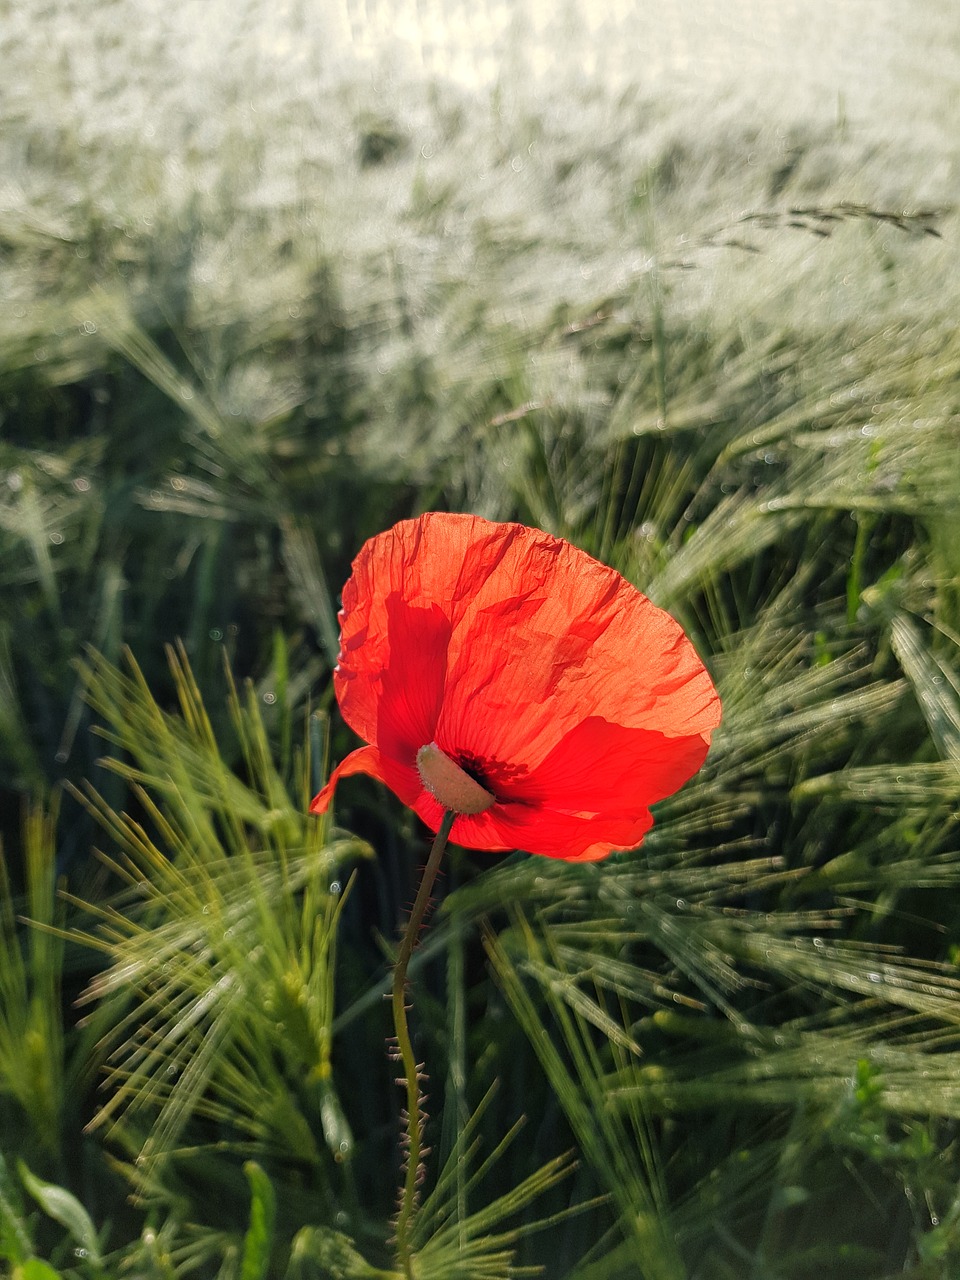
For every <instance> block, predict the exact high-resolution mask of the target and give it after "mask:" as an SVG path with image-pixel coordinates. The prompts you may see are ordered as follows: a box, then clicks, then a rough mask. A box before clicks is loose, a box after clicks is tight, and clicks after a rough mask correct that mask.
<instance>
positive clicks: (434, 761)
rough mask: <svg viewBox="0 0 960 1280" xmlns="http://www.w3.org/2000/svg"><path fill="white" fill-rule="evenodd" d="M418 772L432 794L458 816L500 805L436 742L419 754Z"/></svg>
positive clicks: (428, 745) (429, 744) (421, 750)
mask: <svg viewBox="0 0 960 1280" xmlns="http://www.w3.org/2000/svg"><path fill="white" fill-rule="evenodd" d="M417 769H418V771H419V773H420V779H421V781H422V782H423V785H424V786H425V787H426V788H427V790H428V791H429V792H430V794H431V795H432V796H434V797H435V798H436V799H437V800H439V801H440V803H441V804H442V805H443V807H444V808H445V809H452V810H453V812H454V813H483V811H484V810H485V809H489V808H490V806H491V805H492V804H495V803H496V799H497V797H496V796H494V795H491V794H490V792H489V791H488V790H487V789H486V787H481V785H480V783H479V782H477V781H476V779H475V778H471V777H470V775H469V773H467V772H466V771H465V770H463V769H461V768H460V766H459V765H458V764H456V763H455V761H453V760H451V759H450V757H449V756H448V755H447V754H446V753H445V752H443V751H441V750H440V748H439V747H438V746H437V744H436V743H435V742H428V743H427V745H426V746H425V747H421V748H420V750H419V751H418V752H417Z"/></svg>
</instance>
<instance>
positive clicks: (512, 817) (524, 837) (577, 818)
mask: <svg viewBox="0 0 960 1280" xmlns="http://www.w3.org/2000/svg"><path fill="white" fill-rule="evenodd" d="M411 808H413V809H414V810H415V811H416V812H417V814H419V816H420V817H421V818H422V819H423V821H424V822H425V823H426V824H427V826H428V827H430V829H431V830H432V831H436V830H437V829H438V828H439V826H440V821H441V818H442V817H443V809H442V808H441V806H440V805H439V804H438V803H437V801H436V800H435V799H434V797H433V796H432V795H430V794H429V792H426V791H424V792H423V793H422V794H421V795H420V796H419V797H418V798H417V800H416V801H415V802H414V803H413V804H412V805H411ZM652 825H653V817H652V815H651V814H650V812H649V811H648V810H646V809H643V808H640V807H638V808H637V809H635V810H634V811H633V812H632V813H630V814H611V813H606V814H595V815H590V814H577V813H569V812H562V811H559V810H553V809H547V808H543V807H540V806H535V805H527V804H522V803H520V802H511V801H508V802H506V803H503V804H495V805H494V806H493V808H492V809H487V810H486V812H484V813H478V814H459V815H458V816H457V818H456V819H455V821H454V823H453V827H452V829H451V832H450V839H451V840H452V841H453V842H454V844H459V845H463V846H464V847H466V848H468V849H486V850H487V852H489V853H505V852H508V851H509V850H512V849H522V850H524V851H525V852H527V853H538V854H542V855H544V856H545V857H548V858H561V859H563V860H565V861H567V862H595V861H597V860H598V859H600V858H605V857H606V856H607V855H608V854H609V853H612V852H613V851H614V850H617V849H633V848H635V847H636V846H637V845H638V844H639V843H640V842H641V840H642V839H643V837H644V835H645V834H646V833H647V832H648V831H649V830H650V827H651V826H652Z"/></svg>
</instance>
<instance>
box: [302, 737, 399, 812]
mask: <svg viewBox="0 0 960 1280" xmlns="http://www.w3.org/2000/svg"><path fill="white" fill-rule="evenodd" d="M355 773H365V774H366V775H367V776H368V777H370V778H376V779H377V780H378V781H379V782H385V783H386V784H387V786H388V787H389V788H390V790H391V791H392V792H393V793H394V795H396V796H397V797H398V798H399V799H400V800H401V801H402V802H403V803H404V804H405V805H408V806H409V807H410V808H411V809H412V808H414V806H415V804H416V801H417V799H418V797H419V795H420V793H421V792H422V791H423V783H422V782H421V781H420V777H419V775H418V774H417V770H416V768H415V767H411V768H406V767H405V766H404V765H403V764H401V763H399V762H398V761H396V760H391V759H390V758H389V757H386V756H383V755H381V753H380V752H379V751H378V750H377V748H376V747H358V748H357V750H356V751H351V752H350V754H349V755H348V756H346V757H345V758H344V759H343V760H341V761H340V763H339V764H338V765H337V767H336V768H335V769H334V771H333V773H331V775H330V777H329V778H328V779H327V784H326V786H325V787H323V789H322V790H321V791H319V792H318V793H317V794H316V795H315V796H314V798H313V800H312V801H311V804H310V812H311V813H326V811H327V809H329V807H330V804H331V802H332V800H333V793H334V791H335V790H336V788H337V783H338V782H339V781H340V779H341V778H349V777H351V776H352V775H353V774H355Z"/></svg>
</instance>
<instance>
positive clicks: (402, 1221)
mask: <svg viewBox="0 0 960 1280" xmlns="http://www.w3.org/2000/svg"><path fill="white" fill-rule="evenodd" d="M456 816H457V815H456V814H455V813H454V812H453V811H452V810H448V811H447V812H446V813H444V815H443V821H442V822H441V823H440V828H439V830H438V831H437V834H436V836H435V837H434V841H433V845H432V847H431V849H430V856H429V858H428V859H427V865H426V866H425V867H424V869H423V876H422V878H421V880H420V888H419V889H418V890H417V897H416V900H415V902H414V904H413V910H412V911H411V912H410V919H409V920H408V921H407V927H406V929H405V930H404V934H403V938H402V939H401V941H400V950H399V951H398V952H397V960H396V963H395V964H394V966H393V1026H394V1030H395V1032H396V1036H397V1044H398V1045H399V1047H400V1060H401V1062H402V1063H403V1078H404V1082H405V1085H406V1090H407V1139H408V1147H407V1170H406V1174H405V1176H404V1180H403V1192H402V1194H401V1197H400V1212H399V1214H398V1215H397V1255H398V1257H399V1260H400V1262H401V1264H402V1266H403V1272H404V1275H405V1276H406V1277H407V1280H413V1261H412V1260H413V1251H412V1248H411V1244H410V1233H411V1227H412V1225H413V1214H414V1209H415V1208H416V1198H417V1175H418V1173H419V1170H420V1156H421V1153H422V1151H423V1126H422V1124H421V1121H420V1084H419V1080H418V1076H417V1060H416V1057H415V1056H414V1052H413V1043H412V1041H411V1039H410V1028H409V1026H408V1025H407V1004H406V998H405V997H406V986H407V968H408V966H409V964H410V957H411V956H412V955H413V951H414V948H415V947H416V945H417V941H418V939H419V937H420V929H421V926H422V925H423V918H424V916H425V915H426V911H427V903H428V902H429V901H430V894H431V892H432V890H433V884H434V881H435V880H436V878H437V872H438V871H439V869H440V863H441V861H442V859H443V855H444V852H445V850H446V847H447V837H448V836H449V835H450V828H451V827H452V826H453V820H454V818H455V817H456Z"/></svg>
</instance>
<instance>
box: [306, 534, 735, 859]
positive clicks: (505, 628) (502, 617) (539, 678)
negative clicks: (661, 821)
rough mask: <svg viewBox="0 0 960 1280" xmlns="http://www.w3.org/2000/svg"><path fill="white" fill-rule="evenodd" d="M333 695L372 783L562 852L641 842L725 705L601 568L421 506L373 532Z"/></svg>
mask: <svg viewBox="0 0 960 1280" xmlns="http://www.w3.org/2000/svg"><path fill="white" fill-rule="evenodd" d="M340 624H341V631H340V655H339V660H338V664H337V668H336V671H335V672H334V689H335V691H336V695H337V701H338V702H339V704H340V709H341V711H342V713H343V718H344V720H346V722H347V724H349V725H350V726H351V728H353V729H355V730H356V732H357V733H358V734H359V735H360V737H361V738H363V739H364V740H365V741H366V742H367V743H369V744H370V745H369V746H365V747H360V748H359V749H358V750H357V751H354V752H352V753H351V754H350V755H349V756H347V758H346V759H345V760H344V761H343V762H342V763H341V764H340V765H339V766H338V767H337V768H336V769H335V770H334V772H333V774H332V775H331V777H330V780H329V782H328V783H327V785H326V786H325V787H324V788H323V790H322V791H321V792H320V794H319V795H318V796H317V797H316V798H315V799H314V801H313V803H312V805H311V806H310V808H311V811H312V812H313V813H323V812H324V811H325V810H326V808H327V807H328V805H329V804H330V801H331V798H332V796H333V790H334V787H335V786H336V785H337V782H338V781H339V780H340V779H341V778H344V777H348V776H349V775H350V774H354V773H366V774H369V775H370V776H371V777H374V778H379V779H380V780H381V781H382V782H385V783H386V784H387V786H388V787H390V789H391V790H392V791H393V792H395V794H396V795H397V796H399V798H400V799H401V800H402V801H403V803H404V804H406V805H409V807H410V808H411V809H413V810H415V811H416V813H418V814H419V815H420V817H421V818H422V819H423V820H424V822H425V823H426V824H427V826H429V827H431V828H432V829H433V830H434V831H436V830H437V829H438V827H439V826H440V822H441V819H442V817H443V813H444V810H446V809H452V810H454V811H455V812H456V813H457V817H456V819H455V821H454V823H453V828H452V830H451V833H450V838H451V840H453V841H454V842H455V843H456V844H460V845H466V846H468V847H470V848H473V849H488V850H492V851H503V850H508V849H525V850H527V851H528V852H530V853H540V854H546V855H547V856H549V857H552V858H565V859H570V860H572V861H592V860H595V859H597V858H603V857H605V856H606V855H607V854H608V853H610V852H611V851H612V850H614V849H629V848H633V847H634V846H635V845H637V844H639V843H640V841H641V839H642V838H643V835H644V833H645V832H646V831H648V830H649V828H650V827H651V826H652V824H653V818H652V817H651V815H650V811H649V806H650V805H651V804H653V803H654V802H655V801H657V800H662V799H663V798H664V797H665V796H668V795H670V794H672V793H673V792H674V791H676V790H677V788H678V787H680V786H682V785H683V783H684V782H686V781H687V779H688V778H690V777H691V776H692V775H693V774H694V773H696V771H697V769H699V767H700V765H701V764H702V763H703V760H704V757H705V756H706V754H707V749H708V746H709V743H710V734H711V731H712V730H713V729H714V728H715V727H716V726H717V724H718V723H719V721H720V700H719V698H718V697H717V693H716V690H715V689H714V687H713V684H712V683H711V680H710V677H709V675H708V674H707V672H706V671H705V669H704V667H703V664H702V663H701V661H700V659H699V658H698V657H697V655H696V653H695V652H694V649H693V646H692V645H691V644H690V642H689V640H687V638H686V636H685V635H684V633H683V631H682V630H681V628H680V626H679V625H678V624H677V623H676V622H675V621H674V620H673V618H671V617H670V616H669V614H666V613H664V612H663V610H662V609H658V608H657V607H656V606H655V605H653V604H651V603H650V601H649V600H648V599H647V598H646V597H645V596H643V595H641V593H640V592H639V591H637V590H636V588H635V587H632V586H631V585H630V584H629V583H628V582H627V581H626V580H625V579H624V578H622V577H621V576H620V574H618V573H616V572H615V571H614V570H613V569H610V568H607V566H605V565H602V564H599V563H598V562H597V561H596V560H594V559H592V558H591V557H590V556H588V555H587V554H586V553H585V552H583V551H579V550H577V548H576V547H573V546H571V545H570V544H569V543H568V542H564V541H562V540H561V539H559V538H554V537H551V535H550V534H547V533H542V532H541V531H540V530H538V529H528V528H526V527H525V526H523V525H519V524H492V523H490V521H488V520H481V519H479V518H478V517H476V516H470V515H444V514H440V513H436V512H434V513H431V514H428V515H423V516H420V517H419V519H417V520H404V521H401V523H400V524H398V525H396V526H394V528H392V529H389V530H388V531H387V532H386V533H381V534H379V535H378V536H377V537H375V538H371V539H370V541H369V542H367V543H366V544H365V545H364V546H363V547H362V548H361V550H360V553H359V555H358V556H357V558H356V560H355V561H354V563H353V574H352V576H351V578H350V580H349V582H348V583H347V585H346V586H345V587H344V590H343V609H342V611H341V613H340Z"/></svg>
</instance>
